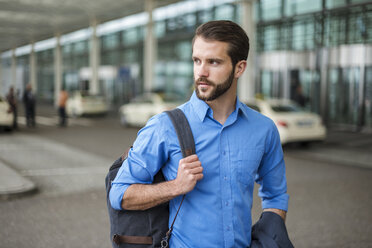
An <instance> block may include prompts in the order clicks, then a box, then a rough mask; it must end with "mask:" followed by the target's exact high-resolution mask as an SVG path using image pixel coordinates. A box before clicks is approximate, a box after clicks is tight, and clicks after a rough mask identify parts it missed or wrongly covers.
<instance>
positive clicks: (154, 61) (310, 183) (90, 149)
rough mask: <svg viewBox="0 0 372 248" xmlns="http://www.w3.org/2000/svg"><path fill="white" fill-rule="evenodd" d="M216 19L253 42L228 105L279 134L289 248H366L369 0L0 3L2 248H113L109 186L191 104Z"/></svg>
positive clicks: (371, 74)
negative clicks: (152, 134)
mask: <svg viewBox="0 0 372 248" xmlns="http://www.w3.org/2000/svg"><path fill="white" fill-rule="evenodd" d="M220 19H227V20H232V21H234V22H237V23H239V24H240V25H241V26H242V27H243V28H244V29H245V30H246V32H247V34H248V36H249V38H250V52H249V57H248V68H247V71H246V72H245V73H244V74H243V76H242V78H240V79H239V89H238V94H239V98H240V100H242V101H244V102H245V103H247V105H248V106H250V107H251V108H254V109H256V110H257V111H260V112H261V113H263V114H265V115H267V116H269V117H270V118H272V119H273V120H274V122H275V123H276V125H277V127H278V130H279V132H280V136H281V141H282V144H283V148H284V154H285V160H286V164H287V177H288V192H289V194H290V195H291V202H290V211H289V214H288V220H287V226H288V231H289V234H290V237H291V238H292V239H293V243H294V245H295V246H296V247H372V238H371V237H370V234H371V233H372V229H371V226H370V223H371V222H372V214H371V213H370V212H371V211H370V209H371V208H372V192H371V187H372V170H371V169H372V162H371V161H372V155H371V151H372V1H367V0H312V1H305V0H200V1H195V0H184V1H177V0H135V1H134V0H120V1H119V0H111V1H106V0H80V1H75V0H65V1H56V0H32V1H31V0H1V1H0V56H1V57H0V58H1V63H0V129H1V130H0V196H1V197H0V212H1V214H0V226H1V228H0V247H1V248H3V247H6V248H8V247H110V240H109V235H108V233H109V226H108V216H107V211H106V202H105V201H106V199H105V197H106V196H105V191H104V177H105V174H106V172H107V170H108V168H109V166H110V164H111V163H112V162H113V161H114V160H115V159H116V158H117V157H118V156H119V155H120V154H121V153H122V152H123V151H125V150H126V149H127V147H129V146H130V145H131V143H132V142H133V141H134V139H135V137H136V133H137V132H138V130H139V128H140V127H142V126H143V125H144V124H145V123H146V121H147V120H148V119H149V118H150V117H151V116H153V115H154V114H157V113H160V112H162V111H164V110H167V109H171V108H173V107H175V106H177V105H179V104H181V103H182V102H185V101H187V100H188V98H189V97H190V95H191V94H192V91H193V63H192V60H191V53H192V46H191V40H192V37H193V34H194V31H195V29H196V28H197V27H198V26H199V25H200V24H202V23H204V22H207V21H210V20H220ZM27 85H30V87H31V88H32V95H33V99H35V100H36V107H35V118H34V119H35V125H32V124H30V123H29V122H28V119H29V118H28V117H29V116H28V115H29V114H28V111H27V108H28V107H27V106H23V105H24V95H25V92H27V91H26V88H27ZM11 87H13V89H14V92H13V96H14V97H13V103H15V104H16V109H14V108H13V107H12V106H11V104H10V103H11V101H10V98H9V95H10V94H9V92H10V88H11ZM62 89H64V90H65V91H66V92H67V95H68V97H67V99H66V103H65V109H66V113H67V116H68V118H67V121H66V125H61V120H60V117H59V113H58V109H57V108H58V107H60V101H61V100H60V99H61V91H62ZM15 113H16V114H15ZM15 116H16V117H17V119H16V121H17V125H14V117H15ZM29 124H30V125H29ZM61 126H63V128H62V127H61ZM260 211H261V210H260V201H259V199H258V198H255V203H254V207H253V213H254V214H253V221H254V222H255V221H256V220H257V218H258V217H259V214H260Z"/></svg>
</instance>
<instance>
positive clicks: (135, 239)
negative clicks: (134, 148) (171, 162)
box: [105, 108, 195, 248]
mask: <svg viewBox="0 0 372 248" xmlns="http://www.w3.org/2000/svg"><path fill="white" fill-rule="evenodd" d="M165 112H166V113H167V114H168V116H169V118H170V119H171V121H172V124H173V127H174V128H175V130H176V133H177V137H178V141H179V144H180V147H181V151H182V155H183V157H187V156H190V155H192V154H195V142H194V137H193V135H192V132H191V128H190V125H189V123H188V121H187V119H186V116H185V115H184V113H183V112H182V110H180V109H178V108H176V109H173V110H171V111H165ZM125 159H126V156H122V157H120V158H118V159H117V160H116V161H115V162H114V163H113V164H112V165H111V167H110V169H109V172H108V174H107V176H106V179H105V182H106V200H107V208H108V213H109V218H110V238H111V242H112V247H114V248H150V247H160V245H161V247H168V239H169V238H170V235H171V232H172V229H173V224H174V222H175V220H176V217H177V214H178V211H179V209H180V207H181V205H182V201H183V199H184V197H185V195H184V196H183V199H182V201H181V203H180V206H179V208H178V211H177V214H176V216H175V217H174V220H173V223H172V225H171V227H170V228H169V229H168V221H169V203H164V204H161V205H158V206H155V207H153V208H150V209H147V210H116V209H113V208H112V207H111V204H110V200H109V192H110V189H111V182H112V181H113V180H114V179H115V177H116V174H117V173H118V171H119V169H120V167H121V165H122V164H123V161H124V160H125ZM162 181H165V179H164V176H163V174H162V172H161V170H160V171H159V172H158V173H157V174H156V175H155V177H154V181H153V183H159V182H162Z"/></svg>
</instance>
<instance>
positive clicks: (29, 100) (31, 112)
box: [23, 84, 36, 127]
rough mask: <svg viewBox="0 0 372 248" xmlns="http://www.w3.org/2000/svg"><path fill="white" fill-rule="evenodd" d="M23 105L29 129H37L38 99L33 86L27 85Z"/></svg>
mask: <svg viewBox="0 0 372 248" xmlns="http://www.w3.org/2000/svg"><path fill="white" fill-rule="evenodd" d="M23 103H24V105H25V112H26V124H27V127H35V105H36V99H35V95H34V93H33V92H32V86H31V84H27V85H26V90H25V91H24V93H23Z"/></svg>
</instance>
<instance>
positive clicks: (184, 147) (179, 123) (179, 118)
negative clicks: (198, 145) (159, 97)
mask: <svg viewBox="0 0 372 248" xmlns="http://www.w3.org/2000/svg"><path fill="white" fill-rule="evenodd" d="M165 112H166V113H167V114H168V116H169V118H170V119H171V121H172V123H173V126H174V128H175V130H176V133H177V137H178V142H179V144H180V147H181V151H182V156H183V157H187V156H190V155H192V154H195V141H194V136H193V134H192V131H191V128H190V124H189V122H188V120H187V118H186V116H185V114H184V113H183V111H182V110H181V109H179V108H175V109H172V110H170V111H165Z"/></svg>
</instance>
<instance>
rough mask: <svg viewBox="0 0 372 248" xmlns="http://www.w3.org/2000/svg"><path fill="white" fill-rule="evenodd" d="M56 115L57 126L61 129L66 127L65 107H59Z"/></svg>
mask: <svg viewBox="0 0 372 248" xmlns="http://www.w3.org/2000/svg"><path fill="white" fill-rule="evenodd" d="M58 114H59V125H60V126H61V127H65V126H66V125H67V115H66V109H65V107H59V108H58Z"/></svg>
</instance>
